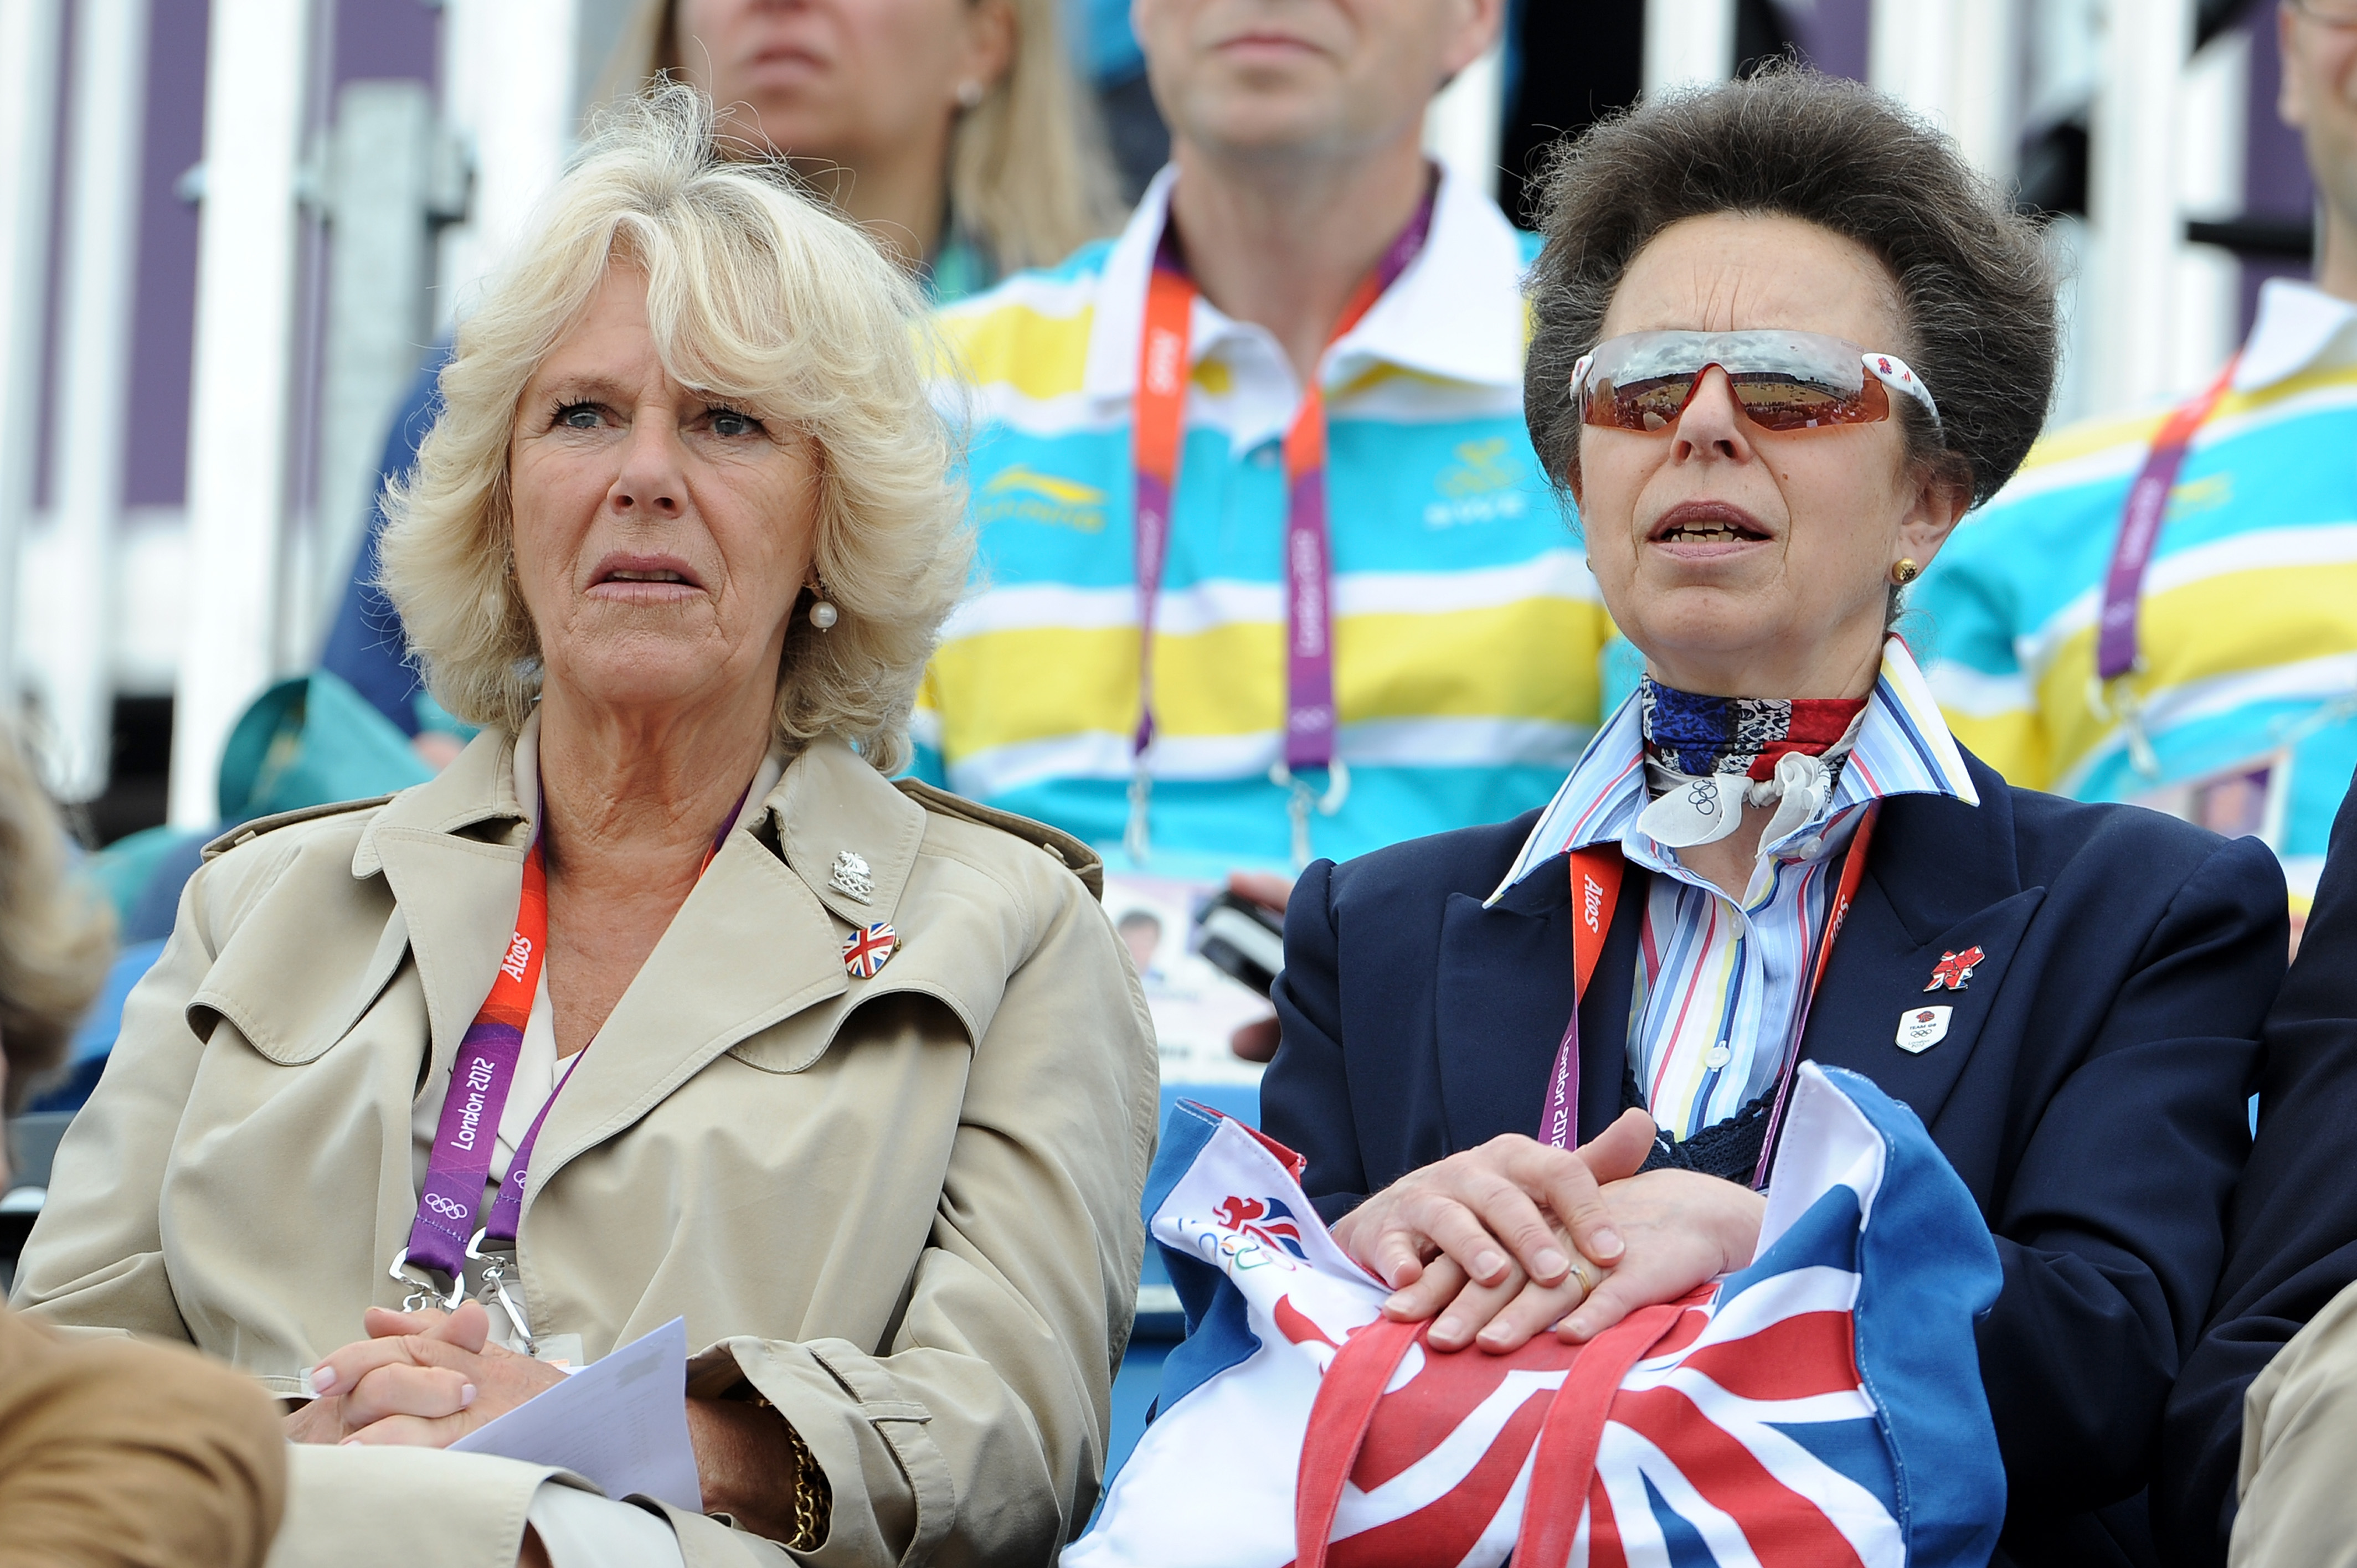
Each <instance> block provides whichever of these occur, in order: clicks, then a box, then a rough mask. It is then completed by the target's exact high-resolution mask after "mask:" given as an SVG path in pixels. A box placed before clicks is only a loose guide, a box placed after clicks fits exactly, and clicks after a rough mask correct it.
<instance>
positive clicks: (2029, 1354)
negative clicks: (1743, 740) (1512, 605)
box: [1261, 758, 2289, 1565]
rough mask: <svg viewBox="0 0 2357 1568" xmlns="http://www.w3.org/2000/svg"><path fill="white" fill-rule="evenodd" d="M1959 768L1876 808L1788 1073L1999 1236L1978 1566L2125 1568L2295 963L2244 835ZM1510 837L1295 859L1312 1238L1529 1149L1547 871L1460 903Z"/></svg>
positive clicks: (1270, 1087)
mask: <svg viewBox="0 0 2357 1568" xmlns="http://www.w3.org/2000/svg"><path fill="white" fill-rule="evenodd" d="M1967 762H1968V765H1969V766H1970V768H1971V769H1972V778H1973V782H1974V785H1975V788H1976V789H1977V790H1978V791H1979V794H1980V797H1981V804H1980V805H1979V806H1978V807H1977V808H1975V807H1972V806H1967V805H1965V804H1964V802H1962V801H1960V800H1952V799H1950V798H1948V797H1945V796H1936V795H1909V796H1902V797H1899V798H1896V799H1894V800H1889V801H1888V802H1887V803H1886V804H1885V805H1884V807H1883V809H1882V815H1881V820H1880V822H1878V825H1877V827H1876V829H1875V835H1874V841H1873V844H1872V846H1871V850H1870V852H1869V853H1870V855H1871V859H1870V861H1869V863H1868V865H1867V871H1866V875H1865V878H1864V880H1863V882H1862V883H1861V884H1860V886H1859V888H1858V895H1857V902H1856V904H1855V905H1854V906H1853V907H1852V908H1851V911H1850V914H1849V918H1848V922H1847V924H1846V926H1845V927H1844V929H1843V931H1842V934H1841V938H1840V940H1839V942H1838V943H1837V944H1836V945H1835V950H1834V956H1833V961H1832V962H1831V964H1830V965H1829V966H1828V967H1827V970H1826V972H1825V978H1824V986H1823V988H1822V989H1821V991H1820V992H1819V993H1818V996H1817V999H1816V1002H1815V1004H1814V1006H1813V1010H1812V1012H1811V1014H1810V1016H1809V1022H1808V1027H1807V1032H1806V1034H1805V1035H1804V1036H1803V1042H1802V1044H1803V1050H1804V1051H1805V1052H1806V1054H1807V1055H1808V1056H1809V1057H1811V1058H1813V1059H1815V1060H1817V1061H1820V1062H1824V1063H1829V1064H1833V1065H1836V1066H1840V1067H1846V1068H1850V1069H1855V1070H1857V1071H1858V1072H1862V1073H1865V1074H1866V1075H1867V1077H1869V1078H1871V1079H1874V1080H1875V1081H1876V1082H1877V1083H1878V1084H1880V1085H1881V1086H1882V1087H1883V1088H1884V1089H1885V1090H1888V1091H1889V1093H1890V1094H1892V1095H1893V1096H1895V1097H1896V1098H1898V1099H1900V1100H1902V1101H1906V1102H1907V1103H1908V1104H1909V1105H1910V1106H1911V1107H1912V1108H1913V1109H1914V1110H1915V1112H1916V1113H1917V1114H1918V1115H1920V1116H1921V1117H1922V1119H1923V1121H1924V1123H1925V1124H1926V1126H1928V1127H1929V1128H1930V1130H1931V1133H1932V1139H1933V1140H1934V1141H1935V1142H1936V1143H1937V1144H1939V1146H1940V1149H1941V1150H1942V1152H1943V1153H1944V1154H1945V1155H1947V1156H1948V1158H1949V1160H1950V1161H1951V1162H1952V1163H1953V1165H1955V1168H1956V1170H1957V1172H1958V1173H1959V1174H1960V1175H1961V1176H1963V1177H1964V1184H1965V1186H1966V1187H1969V1188H1970V1189H1971V1191H1972V1193H1973V1196H1974V1197H1975V1199H1976V1200H1977V1201H1978V1202H1979V1204H1980V1208H1981V1212H1982V1213H1983V1214H1984V1215H1985V1216H1986V1218H1987V1219H1988V1224H1989V1230H1991V1232H1992V1233H1993V1234H1994V1235H1995V1236H1996V1245H1997V1253H1998V1256H1999V1258H2000V1260H2001V1261H2002V1262H2003V1265H2004V1270H2005V1284H2004V1288H2003V1290H2002V1292H2001V1293H2000V1294H1999V1296H1998V1299H1997V1303H1996V1306H1995V1307H1994V1308H1993V1309H1991V1311H1990V1313H1989V1315H1988V1317H1987V1318H1986V1320H1985V1321H1984V1323H1983V1324H1982V1326H1981V1332H1980V1354H1981V1369H1982V1375H1983V1379H1984V1380H1985V1383H1986V1388H1987V1390H1988V1396H1989V1405H1990V1409H1991V1412H1992V1413H1993V1414H1994V1416H1995V1418H1996V1431H1997V1439H1998V1443H1999V1445H2000V1447H2001V1449H2002V1450H2003V1454H2004V1457H2005V1466H2006V1475H2007V1485H2008V1489H2009V1494H2010V1495H2009V1498H2008V1506H2007V1529H2006V1535H2005V1540H2004V1544H2003V1546H2002V1548H2001V1549H2000V1552H1999V1560H2000V1561H2009V1562H2012V1563H2024V1564H2026V1563H2047V1562H2053V1563H2072V1564H2074V1565H2076V1564H2081V1563H2104V1562H2126V1563H2142V1562H2148V1561H2150V1558H2151V1552H2152V1546H2151V1541H2150V1539H2149V1534H2148V1530H2147V1526H2146V1524H2145V1511H2144V1508H2143V1506H2142V1504H2141V1503H2140V1502H2138V1501H2136V1496H2137V1494H2138V1492H2139V1491H2140V1489H2141V1488H2143V1487H2145V1486H2146V1484H2147V1479H2148V1476H2149V1473H2150V1470H2151V1467H2152V1463H2153V1457H2154V1452H2155V1449H2156V1447H2157V1444H2158V1434H2159V1427H2160V1417H2161V1410H2162V1405H2163V1402H2165V1401H2166V1399H2167V1398H2168V1395H2169V1387H2170V1384H2171V1382H2172V1381H2173V1380H2174V1379H2175V1378H2176V1376H2177V1373H2178V1369H2179V1365H2180V1363H2181V1361H2182V1359H2183V1358H2184V1356H2185V1354H2186V1353H2187V1352H2188V1351H2189V1350H2190V1348H2192V1345H2193V1342H2194V1338H2195V1336H2196V1335H2197V1334H2198V1333H2199V1331H2200V1329H2201V1324H2202V1321H2203V1319H2204V1318H2205V1316H2207V1314H2208V1311H2209V1306H2210V1302H2211V1295H2212V1290H2213V1288H2214V1287H2215V1285H2216V1283H2217V1280H2218V1273H2219V1267H2220V1264H2221V1262H2222V1257H2223V1254H2224V1251H2225V1213H2226V1207H2227V1203H2228V1200H2229V1197H2230V1196H2231V1194H2232V1192H2233V1186H2234V1181H2235V1178H2236V1176H2237V1175H2238V1174H2239V1173H2240V1171H2241V1170H2242V1167H2243V1162H2244V1157H2245V1155H2246V1154H2247V1153H2248V1149H2249V1124H2248V1120H2247V1113H2246V1112H2245V1110H2244V1102H2245V1097H2246V1094H2247V1090H2245V1088H2244V1082H2245V1079H2247V1078H2248V1077H2249V1075H2250V1072H2251V1069H2252V1064H2253V1061H2254V1059H2255V1057H2256V1054H2257V1049H2258V1047H2257V1036H2258V1033H2259V1026H2260V1023H2261V1020H2262V1019H2263V1018H2264V1017H2265V1016H2266V1010H2267V1006H2268V1004H2269V1003H2270V1002H2271V1001H2272V1000H2273V999H2274V997H2275V993H2276V986H2277V985H2278V983H2280V982H2281V981H2282V979H2283V972H2284V964H2285V956H2286V953H2287V949H2288V946H2289V932H2288V929H2287V924H2288V919H2287V911H2286V898H2285V892H2284V881H2283V874H2282V871H2281V869H2280V868H2279V867H2278V866H2277V865H2276V861H2275V858H2274V856H2273V855H2271V854H2269V853H2268V852H2267V850H2266V847H2265V846H2264V845H2262V844H2260V843H2258V842H2257V841H2255V840H2251V839H2242V840H2235V841H2233V842H2229V841H2227V840H2224V839H2222V838H2219V837H2217V836H2216V835H2215V834H2212V833H2208V832H2202V831H2201V830H2200V829H2198V828H2193V827H2190V826H2188V825H2186V824H2184V823H2182V822H2177V821H2175V820H2173V819H2170V818H2168V817H2164V816H2161V815H2159V814H2158V813H2156V812H2152V811H2143V810H2139V809H2137V808H2134V807H2126V806H2096V805H2086V804H2082V803H2079V802H2075V801H2070V800H2061V799H2059V798H2057V797H2054V796H2050V795H2042V794H2039V793H2037V792H2035V791H2032V790H2026V789H2013V788H2011V787H2009V786H2008V785H2007V784H2006V783H2005V781H2004V780H2003V779H2000V778H1998V777H1997V775H1996V773H1995V772H1994V771H1992V770H1991V769H1989V768H1987V767H1986V766H1984V765H1983V764H1982V763H1981V762H1980V761H1979V760H1978V759H1977V758H1967ZM1535 821H1536V813H1533V814H1532V815H1529V816H1524V817H1522V818H1519V819H1517V820H1515V821H1513V822H1503V823H1500V824H1498V825H1496V826H1493V827H1484V828H1470V829H1467V830H1465V831H1462V832H1453V833H1443V834H1438V835H1436V836H1434V837H1431V838H1425V839H1417V840H1414V841H1411V842H1409V843H1403V844H1397V845H1394V846H1393V847H1391V848H1389V849H1384V850H1380V851H1377V852H1376V853H1374V854H1369V855H1366V856H1363V857H1361V858H1360V859H1358V860H1354V861H1351V862H1350V863H1349V864H1348V865H1340V866H1338V865H1334V864H1333V863H1331V862H1330V861H1321V862H1319V863H1318V864H1317V865H1312V866H1311V867H1310V868H1309V869H1308V871H1307V872H1305V873H1304V874H1303V875H1302V877H1301V881H1300V883H1299V885H1298V886H1296V887H1295V889H1294V892H1293V898H1292V904H1291V908H1290V909H1289V911H1288V912H1287V915H1286V926H1285V956H1286V968H1285V972H1284V973H1283V975H1282V976H1281V977H1280V978H1279V980H1278V982H1277V985H1276V990H1275V1003H1276V1008H1277V1014H1278V1016H1279V1018H1280V1019H1281V1020H1282V1023H1283V1027H1284V1044H1283V1045H1282V1047H1280V1048H1279V1050H1278V1052H1277V1055H1276V1058H1275V1061H1274V1062H1273V1063H1272V1064H1271V1066H1270V1068H1269V1071H1268V1076H1267V1078H1266V1079H1265V1081H1264V1082H1263V1084H1262V1088H1261V1117H1262V1124H1263V1126H1265V1128H1266V1129H1267V1131H1268V1133H1270V1134H1271V1135H1272V1136H1273V1137H1275V1138H1277V1139H1279V1140H1281V1141H1283V1142H1284V1143H1286V1144H1289V1145H1291V1146H1292V1147H1293V1148H1295V1149H1297V1150H1298V1151H1300V1152H1301V1153H1302V1154H1303V1155H1306V1156H1307V1157H1308V1171H1307V1173H1306V1175H1307V1179H1306V1181H1305V1183H1304V1186H1305V1187H1306V1189H1307V1191H1308V1194H1309V1195H1310V1197H1312V1198H1313V1199H1314V1200H1315V1201H1316V1202H1317V1205H1318V1210H1319V1212H1320V1213H1321V1214H1323V1215H1324V1216H1325V1217H1326V1218H1327V1219H1329V1220H1331V1219H1336V1218H1338V1217H1339V1216H1340V1215H1341V1214H1343V1213H1346V1212H1348V1211H1349V1210H1350V1209H1351V1208H1352V1207H1353V1206H1355V1205H1356V1204H1357V1203H1359V1202H1360V1201H1361V1198H1362V1197H1364V1195H1366V1194H1368V1193H1371V1192H1373V1191H1376V1190H1377V1189H1379V1188H1381V1187H1384V1186H1385V1185H1387V1184H1388V1183H1390V1182H1392V1181H1394V1180H1395V1179H1397V1178H1398V1177H1399V1176H1403V1175H1405V1173H1407V1172H1408V1171H1411V1170H1415V1169H1416V1168H1418V1167H1419V1166H1422V1165H1428V1164H1430V1163H1432V1162H1433V1161H1435V1160H1437V1159H1440V1158H1442V1157H1444V1156H1446V1155H1450V1154H1452V1153H1455V1152H1457V1151H1458V1150H1461V1149H1468V1148H1471V1147H1473V1146H1475V1145H1476V1144H1481V1143H1484V1142H1486V1141H1488V1140H1489V1139H1491V1138H1492V1137H1495V1136H1497V1135H1498V1134H1499V1133H1526V1134H1531V1133H1536V1131H1537V1128H1538V1122H1539V1106H1540V1100H1541V1097H1542V1094H1543V1092H1544V1085H1545V1080H1546V1077H1547V1073H1548V1070H1549V1069H1550V1068H1551V1067H1552V1065H1553V1062H1554V1057H1555V1047H1556V1045H1557V1043H1558V1042H1559V1041H1560V1039H1561V1038H1562V1035H1563V1026H1564V1023H1565V1019H1566V1015H1567V1013H1568V1011H1569V1009H1570V1006H1571V991H1572V985H1571V963H1570V957H1571V910H1570V884H1569V877H1568V868H1567V865H1566V861H1565V859H1564V858H1560V857H1559V858H1557V859H1556V860H1555V861H1553V862H1550V863H1549V864H1548V865H1544V866H1542V867H1541V868H1540V869H1539V870H1538V871H1536V872H1535V873H1534V874H1533V875H1530V876H1528V877H1526V878H1524V879H1523V881H1522V882H1521V883H1519V884H1517V885H1516V886H1515V887H1514V888H1513V889H1512V891H1511V892H1510V893H1508V894H1507V896H1506V897H1504V898H1502V899H1501V900H1500V901H1499V902H1498V904H1496V905H1495V906H1493V907H1491V908H1486V909H1485V908H1483V907H1482V900H1483V899H1485V898H1487V897H1489V895H1490V893H1491V890H1492V889H1493V888H1494V887H1496V886H1497V884H1498V882H1499V881H1500V879H1501V878H1502V877H1503V876H1504V875H1505V874H1506V871H1507V869H1508V867H1509V866H1510V865H1512V862H1513V859H1514V857H1515V855H1516V854H1517V853H1518V852H1519V850H1520V849H1521V846H1522V843H1523V839H1524V838H1525V837H1526V836H1527V835H1528V833H1529V832H1530V830H1531V828H1532V826H1533V824H1534V822H1535ZM1645 879H1646V878H1645V874H1643V873H1642V872H1641V871H1640V870H1639V868H1637V867H1634V866H1631V868H1630V873H1629V876H1628V880H1627V883H1626V885H1625V886H1624V887H1623V890H1622V892H1621V895H1620V907H1619V910H1618V913H1617V915H1616V918H1615V919H1614V921H1613V925H1612V929H1611V930H1610V931H1609V933H1608V935H1607V939H1606V945H1605V949H1604V954H1603V958H1602V961H1600V962H1599V963H1598V967H1597V971H1596V976H1595V979H1594V980H1593V982H1592V983H1590V985H1589V987H1588V994H1587V997H1586V998H1585V999H1584V1001H1583V1003H1582V1004H1581V1007H1580V1040H1581V1058H1580V1104H1579V1133H1580V1137H1581V1138H1582V1139H1587V1138H1591V1137H1593V1136H1595V1135H1596V1134H1597V1133H1599V1132H1601V1131H1602V1130H1603V1129H1604V1127H1605V1126H1606V1125H1607V1124H1608V1123H1609V1122H1611V1121H1612V1119H1613V1117H1614V1116H1616V1115H1617V1114H1618V1113H1619V1112H1620V1109H1621V1106H1620V1093H1621V1086H1622V1080H1623V1074H1624V1068H1625V1058H1626V1048H1627V1047H1626V1042H1627V1038H1628V1017H1629V1007H1630V1001H1631V991H1632V990H1633V988H1634V979H1635V973H1636V953H1637V939H1638V932H1639V927H1640V924H1641V916H1642V912H1643V909H1644V908H1645V897H1644V884H1645ZM1971 947H1978V948H1980V949H1981V950H1982V951H1983V952H1984V953H1985V954H1986V957H1985V958H1984V959H1983V960H1982V961H1981V963H1980V965H1979V967H1978V968H1977V970H1976V971H1975V972H1974V974H1973V976H1972V978H1971V980H1970V981H1969V982H1968V983H1967V984H1966V986H1965V988H1964V990H1963V991H1961V992H1958V993H1944V992H1943V993H1942V994H1941V996H1940V997H1939V1000H1940V1001H1941V1002H1943V1003H1949V1004H1953V1006H1954V1008H1955V1012H1954V1015H1953V1017H1952V1019H1951V1021H1950V1025H1949V1029H1948V1034H1947V1036H1946V1038H1944V1039H1943V1040H1942V1041H1941V1042H1940V1043H1939V1044H1937V1045H1935V1046H1933V1047H1931V1048H1930V1049H1928V1050H1926V1051H1924V1052H1923V1053H1922V1054H1921V1055H1910V1054H1908V1053H1907V1052H1905V1051H1903V1050H1900V1048H1899V1047H1898V1045H1897V1043H1896V1036H1897V1034H1898V1030H1899V1025H1900V1017H1901V1015H1903V1014H1905V1013H1907V1012H1909V1011H1910V1010H1911V1009H1913V1008H1916V1007H1919V1006H1921V1004H1923V1003H1924V1002H1925V1001H1926V1000H1927V999H1926V998H1925V996H1924V994H1923V993H1924V987H1925V985H1926V984H1927V983H1929V982H1930V980H1931V978H1932V968H1933V966H1934V965H1935V964H1937V963H1938V962H1939V961H1940V957H1941V955H1942V954H1943V952H1948V951H1961V950H1964V949H1966V948H1971ZM2107 1505H2109V1507H2108V1509H2107ZM2121 1505H2126V1506H2121ZM2099 1509H2107V1511H2106V1512H2105V1513H2104V1515H2103V1517H2102V1518H2101V1519H2098V1518H2097V1517H2096V1510H2099Z"/></svg>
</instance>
